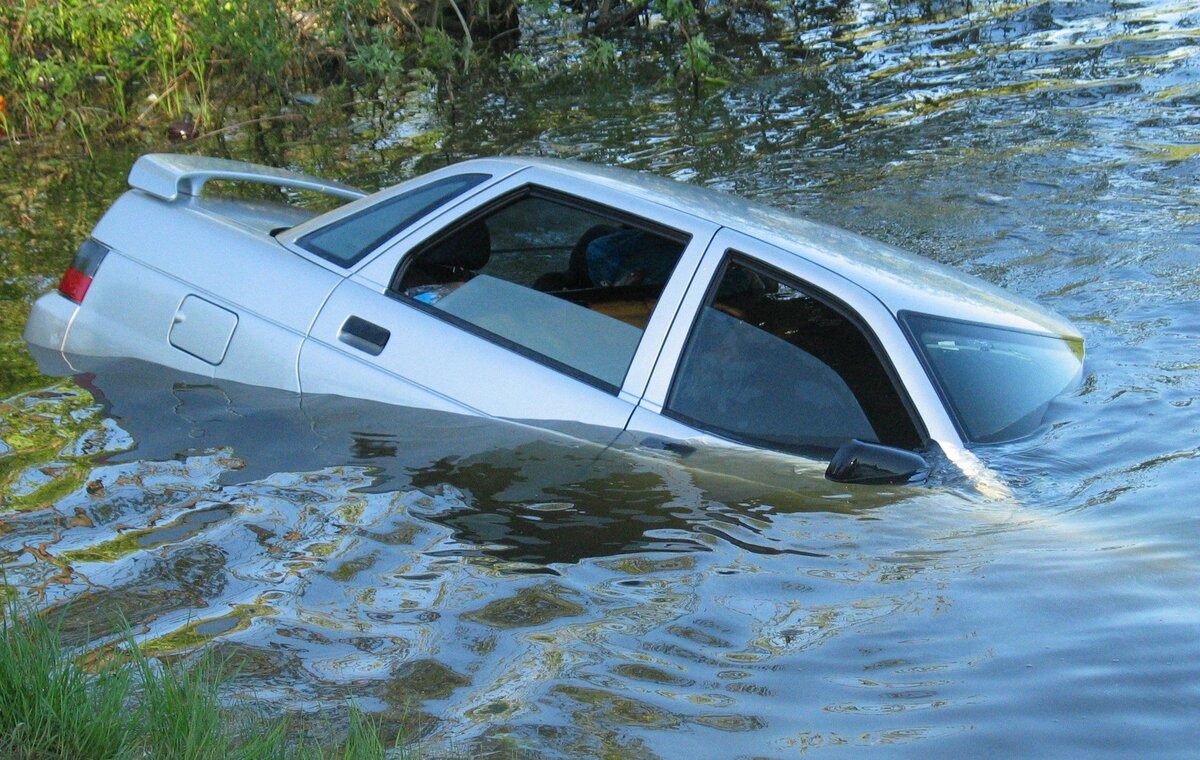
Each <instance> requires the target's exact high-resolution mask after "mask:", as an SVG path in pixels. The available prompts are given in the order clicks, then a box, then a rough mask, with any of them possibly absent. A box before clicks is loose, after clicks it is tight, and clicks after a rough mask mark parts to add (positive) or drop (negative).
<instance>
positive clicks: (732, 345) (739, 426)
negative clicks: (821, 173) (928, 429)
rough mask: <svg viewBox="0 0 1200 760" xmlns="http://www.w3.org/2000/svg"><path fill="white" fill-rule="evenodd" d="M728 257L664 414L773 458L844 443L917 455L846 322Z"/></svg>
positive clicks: (906, 424) (779, 279) (880, 376)
mask: <svg viewBox="0 0 1200 760" xmlns="http://www.w3.org/2000/svg"><path fill="white" fill-rule="evenodd" d="M731 256H733V257H732V258H730V259H729V260H727V263H726V265H725V267H724V270H723V273H722V274H721V276H720V277H719V279H718V280H717V283H718V284H717V286H716V287H715V288H713V289H712V291H711V292H710V293H709V295H708V298H707V301H706V303H705V305H704V306H703V307H702V308H701V311H700V313H699V315H698V316H697V318H696V323H695V324H694V325H693V327H692V333H691V335H690V336H689V337H688V342H687V345H686V346H685V348H684V352H683V355H682V357H681V359H680V363H679V367H678V369H677V370H676V374H675V380H674V383H673V385H672V387H671V393H670V395H669V397H668V398H667V405H666V412H667V413H668V414H669V415H671V416H673V417H675V418H677V419H680V420H681V421H683V422H686V423H688V424H690V425H691V426H693V427H696V428H699V429H701V430H707V431H709V432H712V433H715V434H717V435H720V436H723V437H725V438H730V439H732V440H735V441H740V442H743V443H748V444H751V445H755V446H762V447H765V448H772V449H777V450H781V451H790V452H796V453H814V452H821V453H825V452H827V451H830V450H833V449H836V448H837V447H838V446H840V445H841V444H843V443H845V442H846V441H847V440H849V439H851V438H858V439H860V440H864V441H871V442H877V443H883V444H886V445H889V446H899V447H902V448H916V447H918V446H920V445H921V440H920V436H919V435H918V433H917V431H916V429H915V427H914V425H913V422H912V417H911V415H910V414H909V413H908V411H907V409H906V408H905V406H904V404H903V403H902V401H901V399H900V396H899V394H898V393H897V391H896V388H895V385H894V384H893V383H892V380H891V378H890V376H889V375H888V373H887V371H886V370H885V369H884V367H883V365H882V363H881V362H880V360H879V358H878V356H877V354H876V352H875V351H874V350H873V348H872V346H871V344H870V342H869V341H868V340H867V337H866V336H865V335H864V334H863V332H862V331H861V330H860V329H859V328H858V327H857V326H856V325H855V324H854V322H852V321H851V320H850V319H848V318H847V317H846V316H844V314H843V312H842V310H841V309H838V308H834V307H833V306H832V305H831V303H832V302H831V301H830V299H828V298H826V297H825V296H822V295H820V294H818V293H817V292H816V291H814V290H811V289H808V288H806V287H804V286H801V285H800V284H799V283H797V282H794V281H792V280H791V279H790V278H787V277H785V276H783V275H781V274H777V273H774V272H772V271H770V270H768V269H766V268H761V267H758V266H752V265H750V264H748V263H744V262H743V261H742V260H740V258H738V257H736V254H732V253H731Z"/></svg>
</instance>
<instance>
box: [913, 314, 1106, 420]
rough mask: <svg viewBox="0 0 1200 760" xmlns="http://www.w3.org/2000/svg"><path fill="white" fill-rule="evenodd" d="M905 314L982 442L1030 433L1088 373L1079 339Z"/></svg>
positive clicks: (954, 406) (955, 407)
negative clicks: (1058, 398) (1056, 401)
mask: <svg viewBox="0 0 1200 760" xmlns="http://www.w3.org/2000/svg"><path fill="white" fill-rule="evenodd" d="M901 318H902V320H903V322H904V324H905V326H906V327H907V328H908V331H909V334H910V335H911V336H912V338H913V340H914V342H915V343H916V346H917V349H918V351H919V352H920V354H921V360H922V361H923V362H924V363H925V364H926V366H927V367H928V368H929V369H930V370H931V371H932V373H933V376H934V379H935V380H936V382H937V384H938V386H939V389H940V390H941V393H942V396H943V397H944V398H945V400H946V401H947V402H948V403H949V405H950V409H951V411H952V412H953V413H954V415H955V416H956V417H957V418H958V423H959V425H960V426H961V427H962V429H963V433H964V434H965V436H966V437H967V439H968V440H970V441H973V442H976V443H997V442H1000V441H1009V440H1012V439H1014V438H1021V437H1023V436H1026V435H1029V434H1030V433H1032V432H1033V431H1034V430H1036V429H1037V427H1038V425H1040V424H1041V423H1042V418H1043V417H1044V416H1045V413H1046V407H1047V406H1049V405H1050V402H1051V401H1052V400H1053V399H1054V397H1055V396H1058V395H1059V394H1060V393H1063V392H1064V391H1066V390H1069V389H1071V388H1073V387H1075V385H1076V384H1078V382H1079V378H1080V375H1081V373H1082V368H1083V343H1082V342H1080V341H1077V340H1067V339H1064V338H1056V337H1051V336H1046V335H1035V334H1032V333H1025V332H1020V331H1016V330H1005V329H1002V328H997V327H990V326H987V325H980V324H975V323H971V322H958V321H955V320H949V319H941V318H938V317H930V316H927V315H924V314H903V315H901Z"/></svg>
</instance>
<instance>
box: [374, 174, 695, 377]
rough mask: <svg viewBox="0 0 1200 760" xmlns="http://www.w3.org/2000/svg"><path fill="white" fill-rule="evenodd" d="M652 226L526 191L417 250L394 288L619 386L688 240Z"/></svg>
mask: <svg viewBox="0 0 1200 760" xmlns="http://www.w3.org/2000/svg"><path fill="white" fill-rule="evenodd" d="M650 227H651V225H649V224H647V225H645V226H642V225H640V224H637V223H635V222H634V221H633V220H629V219H623V218H620V217H619V216H618V215H617V214H611V215H609V214H606V213H604V212H603V210H597V209H595V208H594V207H592V206H589V205H584V204H576V203H568V202H565V201H563V200H560V199H557V198H549V197H543V196H541V195H525V196H522V197H520V198H518V199H516V200H514V201H512V202H509V203H507V204H504V205H502V206H500V207H499V208H497V209H494V210H492V211H490V212H488V213H486V214H485V215H484V216H481V217H477V218H475V219H473V220H469V221H468V222H467V223H466V224H465V225H462V226H459V227H457V228H455V229H453V230H451V231H449V232H448V233H447V234H445V235H442V236H441V237H440V238H438V239H435V240H434V241H433V243H432V244H431V245H429V246H426V247H424V248H422V249H419V250H417V251H415V252H414V253H413V254H412V255H410V256H409V257H407V260H406V262H405V263H402V264H401V265H400V267H399V268H398V269H397V272H396V274H395V276H394V277H393V281H392V287H391V291H392V292H393V293H396V294H399V295H402V296H405V297H407V298H411V299H413V300H414V301H417V302H419V303H422V304H424V305H425V306H428V307H432V308H433V309H435V310H437V311H438V312H441V313H442V314H444V315H449V316H450V317H452V318H455V319H457V320H461V321H463V322H466V323H468V324H469V325H471V326H472V327H473V328H475V329H476V330H482V331H484V332H486V333H487V334H488V335H490V336H491V337H493V338H498V339H500V342H502V343H505V344H508V345H511V346H515V347H518V348H521V349H524V350H526V351H531V352H533V353H534V354H536V355H538V356H539V357H541V358H544V359H549V360H550V361H551V362H552V363H554V364H557V365H563V366H565V367H566V368H568V369H570V370H573V371H575V372H581V373H583V374H584V375H585V376H587V377H590V378H593V379H595V380H599V381H600V382H601V383H602V384H604V385H606V386H611V387H619V386H620V384H621V382H622V380H623V379H624V376H625V372H626V370H627V369H628V366H629V362H630V361H631V360H632V359H633V354H634V352H635V351H636V350H637V346H638V343H639V341H640V339H641V333H642V330H644V329H645V326H646V325H647V323H648V322H649V320H650V316H651V314H652V312H653V310H654V307H655V305H656V304H657V302H658V299H659V296H660V295H661V293H662V290H663V288H664V287H665V285H666V282H667V280H668V278H669V277H670V275H671V272H672V271H673V270H674V268H675V265H676V263H678V261H679V258H680V256H681V255H682V254H683V250H684V248H685V247H686V244H687V239H686V237H685V236H682V235H679V236H668V235H665V234H662V233H660V232H656V231H652V230H651V229H650Z"/></svg>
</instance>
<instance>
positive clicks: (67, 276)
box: [58, 267, 92, 303]
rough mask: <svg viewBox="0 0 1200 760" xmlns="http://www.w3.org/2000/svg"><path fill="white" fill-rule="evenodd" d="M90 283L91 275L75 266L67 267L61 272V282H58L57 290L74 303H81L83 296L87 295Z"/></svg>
mask: <svg viewBox="0 0 1200 760" xmlns="http://www.w3.org/2000/svg"><path fill="white" fill-rule="evenodd" d="M91 284H92V278H91V277H88V276H87V275H86V274H84V273H83V272H80V271H79V270H78V269H76V268H75V267H67V271H65V272H63V276H62V282H60V283H58V292H59V293H62V294H63V295H64V296H66V297H67V298H70V299H71V300H72V301H74V302H75V303H83V297H84V296H86V295H87V291H88V286H90V285H91Z"/></svg>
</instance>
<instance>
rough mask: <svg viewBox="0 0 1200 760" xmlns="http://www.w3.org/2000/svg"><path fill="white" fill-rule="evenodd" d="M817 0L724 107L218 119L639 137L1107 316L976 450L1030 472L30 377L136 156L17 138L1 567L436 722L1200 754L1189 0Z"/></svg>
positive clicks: (466, 140) (469, 133)
mask: <svg viewBox="0 0 1200 760" xmlns="http://www.w3.org/2000/svg"><path fill="white" fill-rule="evenodd" d="M803 7H804V9H805V11H806V12H811V13H813V14H815V15H814V16H813V17H814V18H820V19H821V20H820V21H818V22H813V23H812V24H808V25H806V26H805V27H804V29H803V30H802V33H800V34H791V33H788V34H782V33H780V34H778V35H774V36H772V35H767V38H768V39H769V41H768V42H766V43H761V42H760V40H761V39H762V38H763V37H762V35H761V34H757V33H755V34H754V35H748V36H746V37H745V38H744V39H741V38H739V37H738V36H737V35H738V34H739V32H737V31H736V30H735V31H733V32H731V33H730V35H731V36H730V39H728V40H725V41H724V46H725V49H729V50H732V51H736V54H735V55H733V58H734V60H735V62H736V63H737V64H738V66H739V67H740V74H739V75H738V76H737V77H736V78H735V81H734V82H733V83H732V84H731V85H729V86H728V87H727V88H726V89H724V90H722V91H721V92H719V93H717V94H715V95H713V96H711V97H709V98H707V99H705V100H703V101H702V102H700V103H698V104H694V103H691V102H689V101H688V100H687V99H686V98H681V97H678V96H677V95H676V94H675V91H674V90H673V89H672V87H671V86H669V85H664V84H663V83H662V82H660V81H659V78H660V77H661V75H662V72H661V71H658V70H657V69H654V68H653V67H650V66H646V67H644V68H640V69H636V68H635V69H633V70H629V71H626V72H624V75H623V76H621V77H607V78H605V80H604V82H603V84H604V86H603V87H601V86H597V83H596V82H594V81H592V82H588V81H586V80H583V79H579V78H576V77H562V78H558V79H554V80H551V81H550V82H548V83H545V84H543V85H541V86H524V87H518V86H506V87H496V88H495V89H494V90H487V91H482V92H468V93H460V94H459V102H460V103H461V104H462V105H461V108H460V111H459V112H458V113H457V114H456V115H455V121H454V123H453V125H450V124H449V123H448V122H446V121H444V120H439V119H438V118H436V117H434V116H432V115H430V114H428V113H418V114H416V115H415V116H413V118H411V119H408V120H406V121H405V122H404V123H403V125H402V126H400V127H392V128H388V129H385V130H383V131H380V129H379V128H378V127H366V128H362V129H356V130H352V131H345V130H342V131H339V130H336V129H335V130H332V132H331V133H329V134H324V133H322V134H317V135H315V136H311V135H310V136H308V137H304V138H295V137H292V136H289V135H286V134H285V135H276V136H273V137H272V138H271V139H270V140H267V141H259V144H258V147H257V149H253V150H252V149H251V148H250V147H248V146H247V147H238V144H237V143H236V141H235V142H233V143H231V145H230V146H229V149H230V150H231V151H232V153H233V154H234V155H239V156H242V155H244V156H248V157H255V150H257V151H259V152H261V151H262V150H264V149H265V150H266V152H267V155H266V156H260V157H262V158H266V159H268V160H271V161H275V162H293V163H297V164H299V165H302V166H305V167H308V168H315V169H317V170H318V171H323V172H325V173H327V174H331V175H335V176H338V177H340V178H346V179H349V180H351V181H355V182H359V183H362V184H364V185H377V184H379V183H383V182H388V181H393V180H396V179H399V178H402V177H406V176H409V175H411V174H412V173H414V172H416V171H419V170H421V169H425V168H429V167H432V166H434V165H438V164H440V163H442V162H444V161H445V160H447V159H450V158H458V157H465V156H469V155H478V154H490V153H496V152H522V153H548V154H553V155H565V156H573V157H578V158H584V159H589V160H596V161H602V162H606V163H612V164H622V165H628V166H632V167H636V168H641V169H646V170H650V171H654V172H658V173H661V174H665V175H669V176H674V177H677V178H680V179H684V180H687V181H690V182H696V183H700V184H705V185H709V186H713V187H719V188H724V189H729V190H733V191H735V192H738V193H740V194H743V195H747V196H751V197H755V198H758V199H761V200H766V201H768V202H771V203H775V204H777V205H783V206H787V207H791V208H794V209H797V210H799V211H801V212H803V213H806V214H808V215H811V216H814V217H816V218H819V219H822V220H826V221H831V222H834V223H836V224H840V225H842V226H845V227H848V228H851V229H854V230H856V231H860V232H865V233H867V234H870V235H873V236H875V237H878V238H882V239H884V240H887V241H889V242H894V243H898V244H900V245H903V246H905V247H907V248H910V249H913V250H917V251H920V252H922V253H925V254H926V255H929V256H931V257H933V258H936V259H938V260H941V261H944V262H947V263H951V264H954V265H956V266H958V267H961V268H963V269H965V270H967V271H970V272H972V273H975V274H977V275H980V276H982V277H984V278H986V279H988V280H991V281H993V282H997V283H1000V284H1002V285H1004V286H1006V287H1009V288H1011V289H1013V290H1015V291H1017V292H1019V293H1022V294H1024V295H1028V296H1031V297H1034V298H1036V299H1038V300H1040V301H1042V302H1045V303H1047V304H1049V305H1051V306H1052V307H1054V308H1055V309H1057V310H1059V311H1060V312H1062V313H1064V314H1066V315H1067V316H1069V317H1070V318H1072V319H1073V320H1074V321H1075V322H1076V324H1078V325H1079V326H1080V328H1081V329H1082V330H1083V331H1084V333H1085V334H1086V335H1087V338H1088V350H1089V353H1088V363H1087V379H1086V382H1085V384H1084V387H1083V388H1082V389H1081V390H1080V391H1079V392H1078V393H1077V394H1075V395H1073V396H1071V397H1069V398H1065V399H1062V400H1061V401H1060V402H1059V403H1058V404H1056V406H1055V407H1054V408H1053V410H1052V413H1051V422H1050V424H1048V425H1047V426H1046V427H1045V428H1044V429H1043V430H1042V431H1041V432H1040V433H1039V434H1038V435H1036V436H1034V437H1033V438H1031V439H1029V440H1025V441H1021V442H1018V443H1015V444H1010V445H1007V446H1002V447H991V448H983V449H980V450H979V453H980V454H981V455H982V456H983V457H984V458H985V459H986V460H987V461H988V462H989V463H990V464H991V466H992V467H993V469H994V470H995V471H996V472H997V473H999V474H1000V475H1001V476H1002V477H1003V478H1004V479H1005V480H1006V481H1007V482H1008V483H1009V484H1011V486H1012V488H1013V492H1014V494H1015V496H1014V498H1012V499H1006V500H1003V501H997V500H989V499H985V498H983V497H980V496H978V495H972V494H970V493H968V492H966V491H963V490H961V489H958V488H930V489H915V490H907V491H894V492H886V491H881V490H880V489H857V490H852V489H845V488H839V487H836V486H833V485H832V484H829V483H826V482H823V481H821V480H820V479H819V476H815V475H814V474H813V473H812V472H810V471H808V470H806V469H805V468H800V470H799V471H795V470H794V465H795V462H787V461H783V460H779V459H775V458H771V457H764V458H761V459H750V460H738V461H728V460H727V459H725V458H722V457H719V456H716V455H713V454H708V453H703V452H702V455H701V456H700V457H699V458H697V459H689V460H673V459H671V458H670V456H667V455H664V456H663V458H660V459H656V458H648V457H646V456H638V455H634V454H632V453H630V452H624V451H618V450H611V449H610V450H604V449H600V448H596V447H591V446H589V445H586V444H581V443H579V442H577V441H573V440H570V439H566V438H563V439H556V438H552V437H548V436H547V435H546V434H544V433H536V432H533V431H530V430H527V429H525V428H520V427H516V426H512V425H507V424H501V423H494V422H488V421H483V420H475V419H463V418H458V417H451V416H447V415H438V414H433V413H429V412H416V411H412V410H404V409H394V408H380V407H377V406H375V405H370V404H363V403H361V402H350V401H345V400H340V399H334V398H304V399H300V398H298V397H295V396H290V395H287V394H280V393H272V392H268V391H263V390H260V389H252V388H244V387H240V386H232V385H229V386H227V385H222V386H214V385H211V384H206V383H205V382H203V381H200V382H196V381H195V380H194V379H191V378H181V377H178V376H173V375H171V374H169V373H164V372H162V371H158V370H155V369H154V368H150V367H146V366H144V365H136V364H122V363H118V364H116V365H113V364H108V365H98V366H96V367H91V368H89V369H90V370H91V371H90V372H89V373H88V374H86V375H83V376H81V377H80V378H79V379H77V380H55V379H51V378H46V377H43V376H40V375H38V374H37V373H36V371H35V370H34V369H33V365H32V362H31V360H30V359H29V358H28V357H27V356H26V355H25V354H24V352H23V351H19V350H16V349H14V346H16V345H17V335H18V333H19V330H20V327H21V325H22V323H23V320H24V313H25V309H26V308H27V304H28V302H29V300H30V299H31V297H32V295H33V294H35V293H37V292H39V291H42V290H45V289H47V288H48V287H50V286H52V284H53V282H54V279H55V277H56V276H57V274H58V273H59V272H60V271H61V269H62V267H63V266H64V265H65V263H66V260H67V258H68V257H69V255H70V250H71V249H72V248H73V247H74V245H75V244H76V242H77V241H78V240H79V239H80V237H81V236H82V235H84V234H85V232H86V229H87V227H88V226H90V224H91V223H93V222H94V220H95V218H96V217H97V215H98V213H99V211H100V209H102V208H103V207H104V206H105V205H106V204H107V203H108V202H109V200H110V199H111V198H112V197H114V196H115V195H116V194H117V193H118V192H119V191H120V189H121V187H122V185H123V182H124V172H125V170H126V167H127V166H128V163H129V161H131V160H132V157H133V155H134V152H129V151H125V152H112V153H108V154H104V155H99V156H97V157H96V158H95V159H94V160H92V161H89V162H84V163H72V164H69V165H63V164H61V163H58V162H54V161H45V162H42V163H41V164H40V165H35V163H34V162H33V161H15V160H14V159H12V158H5V159H4V161H5V163H6V167H7V174H6V176H5V178H4V179H3V180H0V196H3V198H4V211H3V216H2V217H0V258H2V259H3V272H4V279H3V282H2V283H0V287H2V288H3V294H4V299H5V300H4V301H3V303H2V305H0V339H2V340H4V341H5V342H6V343H7V344H8V348H7V349H6V350H5V351H4V352H3V355H2V361H0V381H2V385H3V387H4V388H5V389H6V392H7V393H9V394H11V393H17V394H18V395H16V396H13V397H12V398H10V399H9V400H8V401H7V402H6V404H5V407H4V411H3V420H2V421H0V439H2V440H3V441H4V448H2V449H0V479H2V486H0V488H2V491H0V498H2V500H3V507H2V509H3V511H0V563H2V565H3V568H4V573H5V582H6V583H7V584H8V585H9V587H10V588H11V589H14V590H15V592H16V593H20V594H23V595H25V596H27V597H29V598H30V599H33V600H35V601H36V602H37V603H38V604H41V605H45V606H55V607H61V608H62V609H64V610H65V623H64V630H65V631H66V632H67V634H68V635H69V636H71V637H73V640H74V641H78V642H80V643H84V642H88V641H91V642H92V643H94V644H102V643H104V642H105V641H106V640H107V638H106V637H109V636H111V632H112V630H113V629H114V622H115V620H116V619H117V614H118V613H119V614H120V615H123V616H124V618H126V619H127V620H129V621H130V622H131V623H132V624H133V625H134V627H135V630H136V632H137V634H138V636H139V638H140V639H141V640H142V641H144V642H145V643H146V646H147V647H148V649H150V650H151V651H153V652H155V653H160V654H164V655H166V654H176V653H180V654H183V653H187V652H190V651H194V650H195V649H196V648H197V647H199V646H201V645H205V646H209V647H216V648H218V649H219V651H221V652H224V653H227V654H228V655H230V656H231V657H232V658H233V660H234V661H235V662H236V663H238V664H239V665H240V670H239V671H238V676H237V678H236V679H235V681H234V682H233V683H232V684H231V687H230V688H231V690H232V691H233V692H236V693H241V694H244V695H251V696H253V697H254V698H256V699H261V700H265V701H266V702H267V704H269V705H272V706H273V707H275V708H277V709H280V710H285V709H286V710H304V711H316V710H318V709H335V708H336V707H337V706H338V705H342V704H344V701H345V700H346V699H348V698H349V699H353V700H356V701H357V702H358V703H359V704H361V705H362V706H364V707H365V708H367V709H369V710H372V711H377V712H379V713H381V714H383V715H385V716H386V717H387V718H388V720H391V721H396V722H400V723H405V724H408V725H410V726H414V727H416V730H418V731H419V732H420V733H421V734H422V735H424V736H425V737H426V741H427V746H428V747H429V748H430V750H431V752H433V753H435V754H436V752H437V751H439V750H440V749H444V748H457V749H459V750H464V749H465V750H466V751H467V752H468V753H469V754H482V753H483V752H485V751H487V750H492V749H499V750H504V751H505V752H510V751H512V750H513V749H514V748H515V749H516V750H518V751H520V750H524V751H526V752H528V754H530V755H532V756H579V755H600V754H605V755H609V756H620V757H655V756H659V757H680V756H682V757H688V756H691V757H733V756H741V757H769V756H793V755H796V754H800V753H804V752H807V753H811V754H822V755H836V754H840V755H844V756H850V757H854V756H858V755H859V754H861V752H862V751H863V750H864V749H865V748H867V747H870V748H872V750H873V751H875V752H880V751H882V752H883V753H884V754H888V755H899V756H918V755H919V756H937V757H964V756H978V755H989V756H1022V757H1027V756H1048V757H1063V756H1086V757H1098V756H1112V757H1129V756H1156V757H1169V756H1179V757H1185V756H1194V755H1195V753H1196V752H1197V750H1196V746H1197V743H1198V742H1200V719H1198V718H1197V716H1198V715H1200V548H1198V543H1200V542H1198V539H1200V499H1198V498H1197V496H1196V485H1197V484H1198V483H1200V479H1198V477H1197V474H1196V473H1197V469H1196V467H1197V459H1198V458H1200V416H1198V414H1197V397H1198V395H1200V361H1198V359H1197V357H1198V356H1200V308H1198V307H1197V304H1196V302H1197V299H1198V297H1200V192H1198V190H1197V187H1198V186H1200V55H1198V53H1200V8H1197V7H1196V5H1195V4H1194V3H1191V2H1184V1H1183V0H1177V1H1173V0H1162V1H1161V2H1103V3H1101V2H1094V3H1089V2H1071V3H1030V4H1011V5H1001V4H992V5H989V4H976V5H974V6H973V7H972V8H971V10H970V12H966V11H965V10H964V9H963V8H962V7H961V6H959V5H954V6H953V7H942V6H939V5H936V4H935V6H934V11H935V12H934V13H933V14H932V16H931V18H928V19H924V20H920V19H917V16H918V10H919V9H918V8H916V7H912V8H909V7H907V6H904V5H902V4H894V3H882V2H881V3H870V2H860V3H836V2H835V3H830V4H813V5H812V6H811V7H809V6H807V5H805V6H803ZM905 19H908V20H909V22H908V23H901V22H902V21H904V20H905ZM746 23H749V22H746ZM748 31H753V30H748ZM553 34H555V30H553V29H546V30H543V32H542V35H543V36H542V41H543V42H544V43H546V44H545V48H546V50H547V51H548V52H547V53H546V55H547V56H552V55H553V54H554V53H553V52H550V51H555V50H558V49H559V46H556V45H554V44H551V43H552V41H551V40H550V36H551V35H553ZM579 91H586V92H587V93H588V94H587V96H586V98H581V97H580V96H578V95H577V94H576V93H577V92H579ZM410 105H411V104H410ZM418 110H419V108H418ZM431 146H432V147H431ZM735 473H736V477H735V476H734V474H735Z"/></svg>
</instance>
